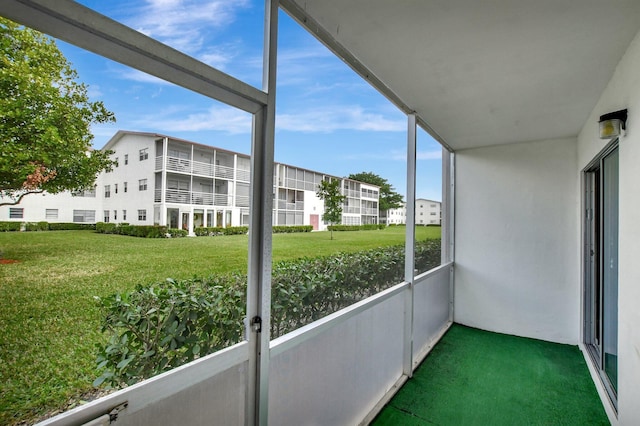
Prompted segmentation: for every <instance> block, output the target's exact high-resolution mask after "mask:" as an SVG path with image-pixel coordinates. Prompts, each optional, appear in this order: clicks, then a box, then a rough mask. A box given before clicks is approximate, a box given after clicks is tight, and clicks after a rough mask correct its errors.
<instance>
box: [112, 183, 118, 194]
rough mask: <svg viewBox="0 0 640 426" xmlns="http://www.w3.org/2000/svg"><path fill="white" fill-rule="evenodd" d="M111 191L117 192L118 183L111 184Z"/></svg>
mask: <svg viewBox="0 0 640 426" xmlns="http://www.w3.org/2000/svg"><path fill="white" fill-rule="evenodd" d="M113 192H115V193H116V194H117V193H118V184H117V183H116V184H115V185H113Z"/></svg>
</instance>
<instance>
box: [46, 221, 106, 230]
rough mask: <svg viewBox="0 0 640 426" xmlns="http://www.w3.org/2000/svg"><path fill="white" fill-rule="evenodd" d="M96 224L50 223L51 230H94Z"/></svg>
mask: <svg viewBox="0 0 640 426" xmlns="http://www.w3.org/2000/svg"><path fill="white" fill-rule="evenodd" d="M95 229H96V225H95V224H93V223H70V222H67V223H50V224H49V230H50V231H82V230H94V231H95Z"/></svg>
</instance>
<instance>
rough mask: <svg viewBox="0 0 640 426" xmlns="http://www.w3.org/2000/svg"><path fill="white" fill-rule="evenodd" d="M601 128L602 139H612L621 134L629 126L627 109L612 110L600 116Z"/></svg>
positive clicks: (599, 123)
mask: <svg viewBox="0 0 640 426" xmlns="http://www.w3.org/2000/svg"><path fill="white" fill-rule="evenodd" d="M598 125H599V128H600V139H612V138H615V137H616V136H620V134H621V133H622V131H623V130H626V127H627V110H626V109H621V110H620V111H615V112H610V113H608V114H604V115H601V116H600V121H598Z"/></svg>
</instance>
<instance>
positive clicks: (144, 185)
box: [138, 179, 147, 191]
mask: <svg viewBox="0 0 640 426" xmlns="http://www.w3.org/2000/svg"><path fill="white" fill-rule="evenodd" d="M138 190H140V191H146V190H147V180H146V179H140V180H139V181H138Z"/></svg>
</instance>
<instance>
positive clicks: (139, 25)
mask: <svg viewBox="0 0 640 426" xmlns="http://www.w3.org/2000/svg"><path fill="white" fill-rule="evenodd" d="M248 7H250V2H249V1H248V0H233V1H226V0H213V1H206V2H203V1H198V0H147V1H146V5H144V6H142V7H140V8H138V9H137V10H135V11H134V16H131V17H130V18H129V19H128V21H129V22H127V23H128V24H129V25H131V26H132V27H133V28H136V29H137V30H138V31H140V32H142V33H144V34H147V35H148V36H150V37H153V38H156V39H158V40H160V41H162V42H163V43H166V44H168V45H170V46H172V47H174V48H176V49H179V50H181V51H184V52H188V53H191V54H195V53H197V52H199V51H200V49H201V48H202V46H203V44H204V43H205V35H206V34H209V33H211V32H212V31H216V30H220V29H223V28H225V27H227V26H229V25H230V24H231V23H233V22H234V21H235V19H236V14H237V12H238V11H239V10H242V9H246V8H248Z"/></svg>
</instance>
